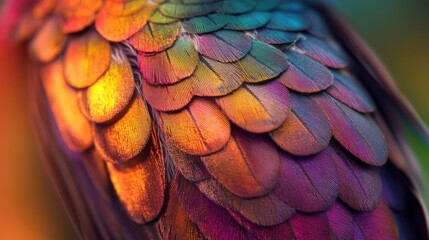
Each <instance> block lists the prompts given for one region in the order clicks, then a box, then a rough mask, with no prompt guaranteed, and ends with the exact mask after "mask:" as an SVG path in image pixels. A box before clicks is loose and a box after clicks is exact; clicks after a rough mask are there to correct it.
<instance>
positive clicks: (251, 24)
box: [225, 12, 271, 31]
mask: <svg viewBox="0 0 429 240" xmlns="http://www.w3.org/2000/svg"><path fill="white" fill-rule="evenodd" d="M270 19H271V14H270V13H267V12H249V13H246V14H241V15H234V16H232V17H231V19H230V21H229V22H228V24H227V25H226V26H225V28H226V29H231V30H239V31H248V30H253V29H257V28H260V27H263V26H265V25H266V24H267V23H268V22H269V21H270Z"/></svg>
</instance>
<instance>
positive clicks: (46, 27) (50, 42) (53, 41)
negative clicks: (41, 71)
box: [29, 17, 66, 62]
mask: <svg viewBox="0 0 429 240" xmlns="http://www.w3.org/2000/svg"><path fill="white" fill-rule="evenodd" d="M65 43H66V35H65V34H64V33H63V31H62V29H61V25H60V19H58V18H57V17H50V18H49V19H48V20H46V22H45V24H43V25H42V27H41V28H40V30H39V31H38V32H37V34H36V36H35V37H34V38H33V39H32V41H31V43H30V46H29V47H30V51H31V53H32V54H34V56H35V57H36V59H37V60H39V61H41V62H50V61H51V60H53V59H54V58H55V57H57V56H58V54H59V53H60V52H61V51H62V50H63V48H64V45H65Z"/></svg>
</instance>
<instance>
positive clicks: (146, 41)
mask: <svg viewBox="0 0 429 240" xmlns="http://www.w3.org/2000/svg"><path fill="white" fill-rule="evenodd" d="M179 33H180V26H179V23H178V22H173V23H169V24H157V23H150V22H149V23H148V24H146V25H145V26H144V27H143V29H141V30H140V31H139V32H137V33H136V34H134V35H133V36H132V37H131V38H130V39H129V41H130V43H131V44H132V45H133V46H134V47H135V48H136V49H137V50H139V51H142V52H160V51H164V50H165V49H167V48H169V47H171V46H172V45H173V43H174V42H175V41H176V38H177V36H178V35H179Z"/></svg>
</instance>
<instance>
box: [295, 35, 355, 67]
mask: <svg viewBox="0 0 429 240" xmlns="http://www.w3.org/2000/svg"><path fill="white" fill-rule="evenodd" d="M297 46H298V47H299V48H300V49H301V50H303V51H304V52H305V54H307V55H308V56H310V57H311V58H313V59H314V60H316V61H318V62H320V63H322V64H323V65H325V66H327V67H331V68H344V67H346V66H347V61H346V58H345V56H344V54H343V53H341V52H340V51H339V50H337V49H335V48H334V47H332V46H331V45H330V44H329V43H327V42H324V41H322V40H320V39H317V38H315V37H309V36H307V37H306V38H305V39H303V40H301V41H298V43H297Z"/></svg>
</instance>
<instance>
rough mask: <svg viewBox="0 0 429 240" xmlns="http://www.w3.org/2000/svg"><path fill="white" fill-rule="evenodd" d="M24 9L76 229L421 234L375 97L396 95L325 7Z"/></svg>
mask: <svg viewBox="0 0 429 240" xmlns="http://www.w3.org/2000/svg"><path fill="white" fill-rule="evenodd" d="M29 9H30V11H28V12H27V15H25V17H23V18H22V22H21V24H20V25H19V27H18V28H17V31H16V32H15V34H16V35H15V36H16V37H18V38H27V39H28V38H29V39H30V43H29V49H30V52H31V54H32V56H34V58H35V59H36V61H37V66H38V68H37V69H40V71H36V72H35V73H34V76H36V77H35V78H36V79H39V81H36V82H35V86H34V88H33V91H34V92H36V93H37V94H35V95H36V96H38V97H36V99H38V101H37V102H38V103H39V104H37V109H38V111H37V112H38V113H39V114H38V119H39V121H38V122H39V126H40V127H41V128H42V129H41V130H40V132H41V135H42V137H43V138H42V139H44V141H43V143H42V145H43V148H44V149H45V150H46V151H45V152H47V156H48V158H47V159H48V160H49V161H48V162H49V164H50V166H51V168H52V170H53V172H54V174H53V175H54V178H55V179H57V180H58V182H59V189H60V191H62V192H63V195H64V199H65V201H67V203H68V205H69V208H70V212H71V215H72V218H73V219H74V222H75V223H76V225H78V229H80V231H81V233H82V236H83V237H86V238H91V237H93V236H103V237H104V238H130V239H133V238H136V236H146V238H157V237H160V236H162V237H164V238H167V239H175V238H178V239H200V238H208V239H288V238H291V239H316V238H319V239H326V238H335V239H351V238H359V237H364V238H368V239H380V238H388V239H392V238H393V239H394V238H398V237H399V232H400V234H401V236H404V237H406V236H412V235H413V234H416V235H417V234H422V236H425V235H426V236H427V233H426V232H425V230H422V229H419V230H418V231H416V230H412V231H410V229H413V228H416V224H413V223H412V222H410V219H412V218H411V217H416V218H414V219H412V220H414V221H416V219H419V221H423V222H422V224H423V225H424V219H423V218H417V217H419V216H420V215H421V212H420V213H419V212H418V211H422V210H421V207H420V205H418V204H415V201H416V200H415V198H413V194H412V193H411V191H410V187H409V186H408V185H407V179H406V177H405V175H404V174H403V173H402V172H401V171H405V169H408V168H407V166H408V165H409V163H408V161H406V160H404V159H406V158H407V156H404V153H403V149H402V148H399V149H397V148H396V146H398V145H399V144H400V142H399V141H398V139H396V138H395V137H397V135H396V134H397V132H396V130H395V131H393V130H394V129H393V128H392V124H394V123H391V122H390V120H392V119H391V118H390V115H389V114H387V113H386V112H388V110H387V109H389V108H386V107H385V106H384V105H383V104H382V103H383V102H382V101H380V99H379V98H380V96H379V95H378V92H377V91H378V90H377V89H380V90H379V91H383V92H384V93H383V94H390V95H389V96H393V95H394V94H392V93H391V91H392V90H391V89H390V88H391V87H390V85H388V84H387V83H386V82H383V80H382V79H380V78H377V79H374V81H377V82H376V84H377V85H374V83H371V81H370V80H369V79H367V78H366V77H368V76H367V75H368V74H374V73H375V74H376V75H371V76H372V77H373V78H376V77H377V73H378V74H379V73H380V72H378V71H379V68H372V71H369V70H368V69H371V68H362V66H361V65H363V63H367V62H366V61H368V60H367V59H366V58H360V57H359V56H358V55H356V52H357V53H359V52H360V51H362V50H356V49H355V50H356V52H354V51H351V49H353V48H351V47H350V45H348V44H351V43H354V41H352V40H355V39H354V38H352V37H350V36H349V35H347V36H349V38H351V39H344V38H342V37H344V36H343V35H342V34H341V31H343V32H344V33H345V32H347V33H348V32H349V30H347V28H345V27H343V25H341V24H339V22H338V21H335V18H334V17H332V15H331V14H330V13H328V12H327V10H326V9H321V8H320V7H318V6H316V7H314V6H313V5H312V4H310V5H307V4H305V3H302V2H297V1H277V0H269V1H255V0H236V1H232V0H231V1H229V0H225V1H214V0H183V1H168V2H165V1H147V2H146V1H122V0H121V1H120V0H114V1H113V0H109V1H105V2H103V1H101V0H91V1H69V0H63V1H58V2H57V1H55V0H42V1H40V2H38V3H37V4H36V5H34V7H29ZM326 20H328V21H326ZM327 23H329V24H327ZM348 41H350V42H348ZM359 47H360V48H362V46H359ZM362 49H363V48H362ZM369 64H370V65H372V63H371V62H369ZM362 69H364V70H362ZM365 72H367V74H366V75H365ZM40 79H41V80H40ZM368 90H370V91H368ZM373 99H375V101H374V100H373ZM392 99H397V98H393V97H392ZM395 101H396V100H395ZM46 106H49V109H46ZM404 109H405V108H404ZM384 123H386V124H384ZM52 126H54V129H52ZM393 127H394V126H393ZM383 131H384V133H383ZM395 144H396V145H395ZM400 162H402V163H403V164H402V165H400V164H398V163H400ZM49 164H48V165H49ZM405 172H407V171H405ZM70 206H71V207H70ZM121 206H122V208H123V209H124V210H125V211H122V208H121ZM416 211H417V212H416ZM124 212H126V213H127V214H125V213H124ZM410 213H412V214H411V215H410ZM419 214H420V215H419ZM410 216H411V217H410ZM398 227H399V228H398ZM407 234H410V235H407Z"/></svg>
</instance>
